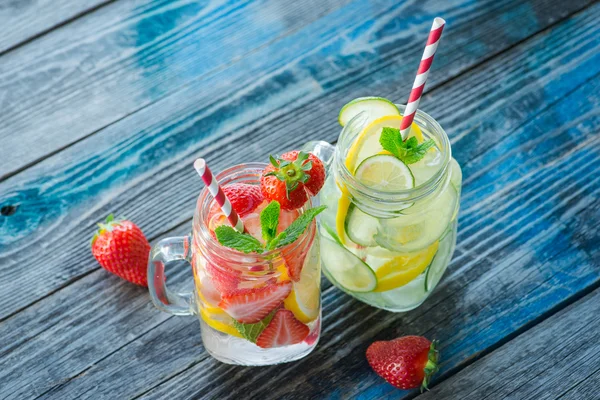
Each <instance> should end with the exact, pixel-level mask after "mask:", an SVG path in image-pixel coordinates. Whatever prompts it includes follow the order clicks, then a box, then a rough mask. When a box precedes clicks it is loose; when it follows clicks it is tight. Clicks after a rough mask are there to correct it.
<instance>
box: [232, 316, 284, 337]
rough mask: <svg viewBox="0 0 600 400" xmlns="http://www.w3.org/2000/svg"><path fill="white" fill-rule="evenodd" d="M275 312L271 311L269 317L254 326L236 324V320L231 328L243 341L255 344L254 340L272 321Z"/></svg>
mask: <svg viewBox="0 0 600 400" xmlns="http://www.w3.org/2000/svg"><path fill="white" fill-rule="evenodd" d="M276 312H277V310H273V311H271V313H270V314H269V315H267V316H266V317H265V318H264V319H263V320H262V321H259V322H257V323H255V324H243V323H241V322H238V321H237V320H235V319H234V320H233V326H235V329H237V331H238V332H239V333H240V334H241V335H242V336H243V337H244V339H246V340H249V341H251V342H252V343H256V339H258V336H259V335H260V334H261V333H262V331H264V330H265V328H266V327H267V325H269V322H271V320H272V319H273V316H274V315H275V313H276Z"/></svg>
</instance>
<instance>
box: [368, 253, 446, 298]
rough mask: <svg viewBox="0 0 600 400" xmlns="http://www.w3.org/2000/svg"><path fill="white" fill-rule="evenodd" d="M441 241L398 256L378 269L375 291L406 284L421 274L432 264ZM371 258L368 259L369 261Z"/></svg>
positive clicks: (384, 290)
mask: <svg viewBox="0 0 600 400" xmlns="http://www.w3.org/2000/svg"><path fill="white" fill-rule="evenodd" d="M438 244H439V242H435V243H433V244H432V245H431V246H429V247H427V248H426V249H423V250H421V251H419V252H417V253H414V254H410V255H404V256H397V257H394V258H393V259H391V260H389V261H387V262H386V263H384V264H383V265H382V266H381V267H379V268H378V269H377V271H376V272H375V275H376V276H377V287H376V288H375V290H374V292H386V291H388V290H392V289H395V288H398V287H400V286H404V285H406V284H407V283H409V282H410V281H412V280H413V279H415V278H416V277H417V276H419V275H420V274H421V273H422V272H423V271H425V269H426V268H427V266H429V264H431V262H432V260H433V257H434V256H435V253H436V252H437V249H438ZM368 261H369V260H368V259H367V262H368Z"/></svg>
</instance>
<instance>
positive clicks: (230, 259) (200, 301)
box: [150, 152, 324, 365]
mask: <svg viewBox="0 0 600 400" xmlns="http://www.w3.org/2000/svg"><path fill="white" fill-rule="evenodd" d="M194 166H195V167H196V170H197V171H198V173H199V174H200V175H201V176H202V178H203V180H204V182H205V184H206V186H207V189H208V190H203V191H202V193H201V194H200V197H199V198H198V202H197V207H196V212H195V215H194V221H193V232H192V234H191V236H190V237H188V240H189V241H190V242H188V243H189V249H188V250H187V253H188V254H187V255H186V256H185V258H187V259H189V260H190V262H191V264H192V267H193V268H192V269H193V275H194V283H195V290H194V293H193V294H191V296H190V297H189V298H187V299H186V300H185V301H187V302H188V304H189V305H190V307H189V308H188V311H186V312H184V313H185V314H190V313H193V314H196V315H198V317H199V319H200V325H201V335H202V340H203V343H204V347H205V349H206V350H207V351H208V352H209V353H210V354H211V355H212V356H213V357H215V358H217V359H218V360H220V361H223V362H226V363H230V364H240V365H269V364H276V363H281V362H287V361H292V360H296V359H299V358H302V357H304V356H305V355H307V354H308V353H310V352H311V351H312V350H313V349H314V347H315V346H316V344H317V341H318V338H319V333H320V314H321V294H320V279H321V266H320V254H319V242H318V236H317V234H316V233H317V227H316V221H315V217H316V215H317V214H319V213H320V212H321V211H323V209H324V207H312V203H311V197H312V196H314V195H316V194H317V192H318V191H319V190H320V189H321V187H322V185H323V182H324V168H323V165H322V163H321V161H320V160H319V159H318V158H316V157H314V156H313V155H309V154H306V153H299V152H290V153H286V154H284V155H282V156H281V158H274V157H272V158H271V163H270V164H268V165H267V164H261V163H248V164H245V165H239V166H235V167H232V168H229V169H227V170H225V171H223V172H222V173H220V174H219V175H217V176H216V177H213V176H212V173H211V172H210V170H209V169H208V168H207V167H206V164H205V163H204V161H203V160H201V159H200V160H197V161H196V163H195V164H194ZM217 182H218V184H217ZM184 247H185V244H184ZM182 251H184V252H185V251H186V250H185V249H183V250H182ZM152 253H153V255H154V251H153V252H152ZM150 265H151V268H152V265H153V261H151V262H150ZM154 269H155V270H156V268H155V267H154ZM159 275H160V274H159ZM155 276H156V274H155ZM155 280H156V279H155ZM163 284H164V282H163ZM150 286H151V293H152V292H153V289H152V288H153V287H154V286H155V285H152V284H151V285H150ZM163 286H164V285H158V288H157V289H158V290H155V292H156V297H157V299H154V300H155V304H157V306H158V307H159V308H161V309H164V310H166V311H170V310H169V307H170V304H169V303H172V302H170V301H169V298H168V297H169V296H168V293H167V295H166V296H163V300H166V303H167V304H165V302H164V301H162V300H161V299H160V293H161V287H163ZM164 288H165V291H166V287H164ZM153 297H154V296H153ZM172 297H173V296H172ZM183 299H185V296H184V297H183ZM157 302H158V303H157Z"/></svg>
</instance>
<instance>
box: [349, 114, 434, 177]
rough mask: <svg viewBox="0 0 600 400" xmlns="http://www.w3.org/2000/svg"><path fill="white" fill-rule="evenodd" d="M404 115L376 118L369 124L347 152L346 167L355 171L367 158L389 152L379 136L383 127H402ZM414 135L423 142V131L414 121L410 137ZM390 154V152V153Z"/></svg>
mask: <svg viewBox="0 0 600 400" xmlns="http://www.w3.org/2000/svg"><path fill="white" fill-rule="evenodd" d="M401 122H402V117H401V116H399V115H388V116H385V117H381V118H378V119H376V120H375V121H373V122H371V123H370V124H369V125H367V126H366V127H365V128H364V129H363V130H362V131H361V132H360V133H359V134H358V136H357V138H356V139H355V140H354V142H353V143H352V145H351V146H350V148H349V149H348V153H347V154H346V161H345V163H346V168H348V170H349V171H350V172H354V170H355V169H356V166H357V165H358V164H359V163H360V162H361V161H362V160H364V159H365V158H367V157H370V156H373V155H375V154H382V153H387V152H386V151H385V150H384V149H383V147H381V144H380V143H379V137H380V136H381V132H382V130H383V128H397V129H400V123H401ZM411 136H414V137H416V138H417V140H418V141H419V143H421V142H423V132H421V129H420V128H419V127H418V126H417V124H415V123H413V124H412V125H411V129H410V135H409V137H411ZM388 154H389V153H388Z"/></svg>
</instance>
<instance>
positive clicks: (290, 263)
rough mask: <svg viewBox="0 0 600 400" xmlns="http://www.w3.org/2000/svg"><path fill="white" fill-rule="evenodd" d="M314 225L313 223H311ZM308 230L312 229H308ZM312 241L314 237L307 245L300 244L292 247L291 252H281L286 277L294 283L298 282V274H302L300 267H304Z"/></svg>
mask: <svg viewBox="0 0 600 400" xmlns="http://www.w3.org/2000/svg"><path fill="white" fill-rule="evenodd" d="M313 224H314V221H313ZM308 229H309V230H310V229H312V227H309V228H308ZM313 240H314V235H313V237H312V238H311V239H310V243H309V244H308V245H305V244H301V245H298V246H296V247H294V245H292V247H294V248H293V249H292V250H284V251H282V252H281V255H282V257H283V260H284V261H285V266H286V267H287V270H288V275H289V276H290V278H291V279H292V280H293V281H294V282H298V281H299V280H300V274H301V273H302V267H304V261H305V260H306V256H307V255H308V252H309V250H310V248H311V246H312V242H313Z"/></svg>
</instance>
